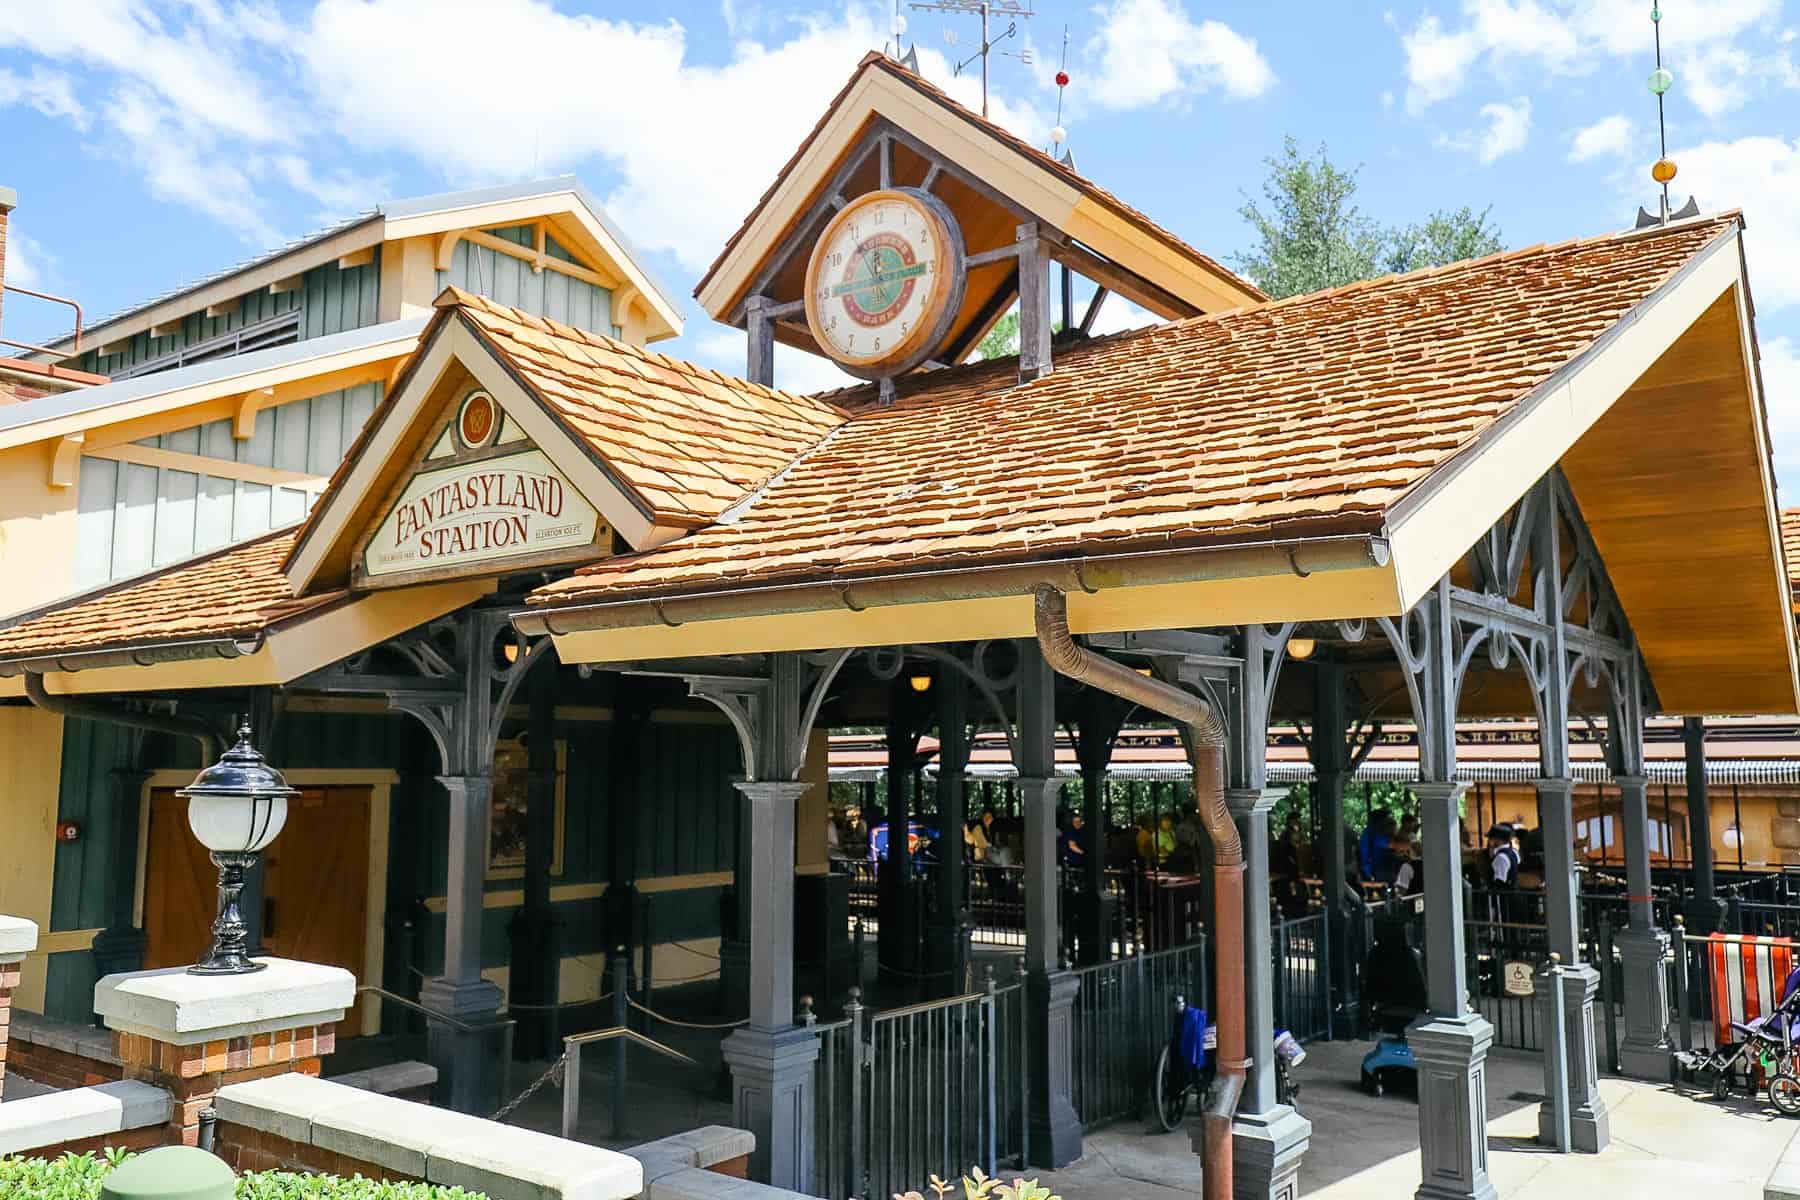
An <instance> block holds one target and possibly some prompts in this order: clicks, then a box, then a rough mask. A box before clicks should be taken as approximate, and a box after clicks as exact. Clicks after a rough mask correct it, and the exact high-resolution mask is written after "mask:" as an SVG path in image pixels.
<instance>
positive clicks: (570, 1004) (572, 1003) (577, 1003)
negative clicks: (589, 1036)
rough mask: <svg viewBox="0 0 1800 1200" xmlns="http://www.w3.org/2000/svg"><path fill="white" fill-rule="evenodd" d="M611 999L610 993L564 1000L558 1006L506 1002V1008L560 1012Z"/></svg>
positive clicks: (511, 1009) (524, 1010) (522, 1010)
mask: <svg viewBox="0 0 1800 1200" xmlns="http://www.w3.org/2000/svg"><path fill="white" fill-rule="evenodd" d="M611 997H612V993H611V992H607V993H605V994H604V995H600V996H595V997H594V998H593V999H592V1000H564V1001H562V1002H561V1003H560V1004H514V1003H513V1002H512V1001H511V1000H508V1001H507V1002H506V1008H507V1011H508V1012H560V1011H561V1010H563V1009H565V1008H586V1007H587V1006H588V1005H590V1004H599V1003H600V1002H601V1001H602V1000H607V999H610V998H611Z"/></svg>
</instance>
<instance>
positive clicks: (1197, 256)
mask: <svg viewBox="0 0 1800 1200" xmlns="http://www.w3.org/2000/svg"><path fill="white" fill-rule="evenodd" d="M876 70H879V71H885V72H886V73H887V74H889V75H891V76H893V77H894V78H895V79H898V80H900V81H901V82H902V83H905V84H906V85H907V86H908V87H910V88H912V89H914V90H915V91H917V92H918V93H919V94H920V95H922V96H925V97H927V98H928V99H930V100H932V101H933V102H935V103H937V104H939V105H941V106H943V107H944V108H946V109H948V110H949V111H951V112H953V113H955V114H956V115H957V116H958V117H961V118H962V119H963V120H964V121H967V122H968V123H969V124H971V125H973V126H975V127H976V128H978V129H980V130H982V131H983V132H984V133H987V134H989V135H990V136H992V137H995V138H998V139H1000V140H1001V141H1003V142H1005V143H1006V144H1007V145H1008V146H1009V147H1011V148H1012V149H1013V150H1016V151H1018V152H1019V153H1020V154H1023V155H1025V156H1026V157H1027V158H1030V159H1031V160H1032V161H1033V162H1035V163H1036V164H1037V165H1038V166H1040V167H1042V168H1043V169H1045V170H1047V171H1052V172H1054V173H1055V174H1056V175H1057V176H1059V177H1060V178H1063V179H1066V180H1067V181H1068V182H1069V183H1071V184H1073V185H1074V186H1075V187H1077V188H1080V189H1081V191H1082V192H1083V193H1085V194H1086V195H1087V196H1089V197H1091V198H1092V199H1093V200H1094V201H1095V202H1096V203H1098V204H1101V205H1103V206H1105V207H1107V208H1110V209H1112V210H1113V211H1114V212H1115V213H1117V214H1118V215H1119V216H1121V217H1124V218H1125V219H1126V220H1128V221H1130V222H1131V223H1132V224H1134V225H1136V226H1137V227H1138V228H1140V229H1142V230H1143V231H1144V232H1145V233H1148V234H1149V235H1151V236H1152V237H1154V238H1156V239H1157V240H1158V241H1160V242H1162V243H1164V244H1165V245H1167V246H1169V247H1170V248H1171V249H1173V250H1175V251H1177V252H1178V253H1180V254H1181V256H1182V257H1184V258H1186V259H1188V260H1190V261H1192V262H1195V263H1198V264H1199V265H1201V266H1202V267H1204V268H1205V269H1206V270H1208V271H1210V272H1212V273H1213V274H1215V275H1218V276H1219V277H1221V278H1223V279H1229V280H1231V282H1232V285H1233V286H1234V287H1237V288H1241V289H1242V290H1244V291H1245V292H1248V293H1250V294H1252V295H1256V296H1260V295H1262V293H1261V292H1260V291H1258V290H1257V288H1256V285H1254V284H1252V283H1251V282H1250V281H1249V280H1247V279H1244V278H1243V277H1241V276H1239V275H1238V274H1237V273H1236V272H1234V271H1231V270H1230V269H1228V268H1227V267H1225V266H1223V265H1221V264H1220V263H1219V262H1218V261H1216V260H1215V259H1213V258H1211V257H1209V256H1208V255H1205V254H1202V253H1200V251H1198V250H1196V249H1194V248H1193V247H1192V246H1190V245H1188V244H1187V243H1186V242H1185V241H1183V240H1182V239H1181V238H1179V237H1177V236H1175V235H1174V234H1173V233H1170V232H1169V231H1168V230H1167V229H1164V228H1163V227H1162V226H1161V225H1158V224H1157V223H1156V222H1155V221H1153V220H1151V219H1150V218H1149V217H1148V216H1146V215H1145V214H1144V213H1142V212H1140V211H1138V210H1137V209H1135V208H1133V207H1132V206H1131V205H1129V204H1127V203H1125V202H1124V201H1123V200H1121V199H1119V198H1118V197H1117V196H1115V195H1113V194H1112V193H1111V192H1109V191H1107V190H1106V189H1105V188H1103V187H1101V186H1100V185H1099V184H1097V183H1095V182H1094V181H1093V180H1091V179H1089V178H1087V177H1086V176H1085V175H1082V174H1081V173H1079V172H1078V171H1076V170H1075V168H1074V167H1072V166H1069V165H1067V164H1065V163H1061V162H1058V161H1057V160H1056V159H1054V158H1052V157H1051V156H1050V155H1048V154H1045V153H1044V152H1043V151H1042V150H1039V149H1038V148H1037V147H1036V146H1033V145H1032V144H1031V143H1030V142H1027V141H1025V140H1024V139H1022V138H1020V137H1018V136H1017V135H1015V134H1013V133H1012V132H1010V131H1009V130H1007V129H1005V128H1003V127H1002V126H1000V125H998V124H995V123H994V122H993V121H990V120H988V119H987V118H986V117H984V116H982V115H981V114H980V113H977V112H973V111H971V110H970V109H968V108H966V107H964V106H963V105H962V104H960V103H958V102H957V101H956V100H955V99H954V98H952V97H951V96H950V95H949V93H947V92H945V91H944V90H943V89H941V88H939V87H937V86H936V85H934V84H932V83H931V82H929V81H928V80H926V79H925V78H924V77H922V76H920V75H917V74H915V73H914V72H912V71H909V70H907V69H906V68H905V67H903V66H901V65H900V64H899V63H897V62H895V61H894V60H893V59H891V58H889V57H888V56H887V55H885V54H883V53H881V52H880V51H878V50H871V51H870V52H869V53H868V54H866V55H864V56H863V60H862V61H861V62H859V63H857V64H856V70H854V71H852V72H851V73H850V78H849V79H848V80H846V81H845V82H844V86H843V87H842V88H841V89H839V91H838V93H837V95H835V96H833V97H832V98H831V103H830V104H827V105H826V106H825V111H824V113H822V114H821V115H820V117H819V120H818V123H817V124H815V125H814V126H813V127H812V129H811V131H810V132H808V133H807V135H806V137H805V138H804V139H803V140H802V141H801V143H800V145H799V146H798V147H797V148H796V149H795V151H794V153H793V156H792V157H790V158H789V159H788V160H787V162H785V163H783V164H782V167H781V170H779V171H777V172H776V173H775V180H774V182H773V183H771V184H769V187H768V190H766V191H765V192H763V194H762V197H761V199H759V200H757V202H756V204H755V205H754V206H753V207H752V208H751V209H750V211H749V212H748V213H747V214H745V216H744V221H743V223H742V224H741V225H739V226H738V227H737V229H736V230H734V231H733V232H732V234H731V236H730V237H729V238H727V239H726V241H725V245H724V247H723V248H722V249H721V250H720V251H719V254H718V257H717V258H714V259H713V261H712V265H711V266H709V267H707V268H706V273H705V274H704V275H702V276H701V277H700V282H699V283H697V284H695V285H694V294H695V295H696V296H698V295H699V294H700V293H701V291H702V290H703V289H704V288H705V287H706V283H707V281H708V280H710V279H711V278H712V277H713V275H714V274H715V273H716V272H717V271H718V269H719V267H720V266H721V265H723V263H724V262H725V260H726V259H727V258H729V257H730V256H731V252H732V251H733V250H734V249H736V248H737V244H738V243H739V242H740V241H742V240H743V238H744V234H745V233H746V232H747V231H748V230H749V228H750V223H751V222H752V221H753V220H755V218H756V214H757V213H759V212H761V211H762V209H763V206H764V205H766V204H768V203H769V201H770V200H771V199H773V198H774V195H775V193H776V191H778V190H779V189H780V187H781V185H782V183H783V181H785V180H786V179H787V177H788V175H789V174H790V173H791V172H792V171H793V169H794V166H795V164H797V163H798V162H799V161H800V160H801V159H802V158H804V157H805V156H806V152H807V150H808V149H810V148H811V146H812V144H813V142H814V141H816V140H817V139H818V137H819V134H820V133H821V132H822V131H823V130H824V128H825V125H826V122H828V121H829V120H830V119H831V115H832V113H834V112H836V111H837V107H838V105H839V104H841V103H842V102H843V100H844V97H845V96H847V95H848V94H849V93H850V89H851V88H852V87H854V86H856V81H857V80H858V79H859V78H861V77H862V75H863V73H864V72H865V71H876Z"/></svg>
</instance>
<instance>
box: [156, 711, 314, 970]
mask: <svg viewBox="0 0 1800 1200" xmlns="http://www.w3.org/2000/svg"><path fill="white" fill-rule="evenodd" d="M175 794H176V795H177V796H182V797H185V798H186V799H187V802H188V828H189V829H192V830H193V831H194V836H195V837H196V838H198V839H199V840H200V844H201V845H202V846H205V847H206V848H207V850H209V851H211V853H212V861H213V865H214V866H215V867H217V868H219V915H218V916H217V917H216V918H214V920H213V926H212V931H213V941H212V945H211V946H210V947H209V948H208V949H207V951H206V953H205V955H204V956H202V957H201V959H200V961H199V962H198V963H196V964H194V965H193V966H191V967H189V968H188V973H189V974H192V975H247V974H249V973H250V972H252V971H260V970H262V969H263V967H265V966H266V965H267V964H266V963H259V962H256V961H254V960H253V959H251V957H250V955H249V940H250V931H249V930H248V929H247V928H246V927H245V925H244V914H243V912H242V911H241V910H240V909H239V908H238V898H239V896H240V895H241V894H242V893H243V890H244V874H245V872H247V871H248V870H249V869H250V868H251V866H253V865H254V864H255V862H256V856H257V854H259V853H260V852H261V851H262V849H263V848H264V847H265V846H267V845H268V844H269V843H270V842H272V841H274V840H275V835H276V834H278V833H280V832H281V827H282V826H283V825H285V824H286V823H287V808H288V797H290V796H296V795H298V794H299V793H298V792H297V791H295V789H293V788H291V787H289V786H288V784H287V780H285V779H283V778H282V777H281V772H279V771H277V770H276V769H275V768H273V767H271V766H270V765H269V764H268V763H267V762H266V761H264V759H263V756H262V755H261V754H259V753H257V750H256V747H255V746H252V745H251V744H250V723H249V722H248V721H244V722H242V723H240V724H239V725H238V734H237V744H236V745H235V746H233V747H232V748H231V749H229V750H227V751H226V752H225V754H224V757H222V758H220V759H219V761H218V762H216V763H214V764H213V765H212V766H210V767H208V768H206V769H205V770H204V771H202V772H200V774H199V775H197V776H195V777H194V782H193V783H191V784H189V785H188V786H187V787H184V788H182V789H181V790H180V791H178V792H176V793H175Z"/></svg>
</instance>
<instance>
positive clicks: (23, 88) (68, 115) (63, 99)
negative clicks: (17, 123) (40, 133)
mask: <svg viewBox="0 0 1800 1200" xmlns="http://www.w3.org/2000/svg"><path fill="white" fill-rule="evenodd" d="M9 104H28V105H30V106H31V107H32V108H35V109H37V111H38V112H40V113H42V114H43V115H44V116H46V117H51V118H58V119H62V120H66V121H68V122H69V123H70V124H72V125H74V126H75V127H76V128H77V129H85V128H87V110H86V109H85V108H83V107H82V105H81V102H80V101H79V100H77V99H76V98H75V85H74V83H73V82H71V81H70V79H69V77H68V76H67V75H65V74H63V73H62V72H60V71H47V70H45V69H44V68H42V67H34V68H33V69H32V70H30V71H28V72H26V73H25V74H24V75H19V74H17V73H15V72H12V71H4V70H0V106H5V105H9Z"/></svg>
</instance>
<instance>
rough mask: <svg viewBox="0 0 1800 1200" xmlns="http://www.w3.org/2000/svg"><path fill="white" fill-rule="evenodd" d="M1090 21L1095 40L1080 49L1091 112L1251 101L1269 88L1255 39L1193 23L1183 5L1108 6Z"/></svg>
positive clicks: (1269, 73)
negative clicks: (1191, 100)
mask: <svg viewBox="0 0 1800 1200" xmlns="http://www.w3.org/2000/svg"><path fill="white" fill-rule="evenodd" d="M1094 14H1095V23H1096V24H1097V25H1098V26H1099V28H1100V33H1099V34H1097V35H1096V36H1095V37H1094V38H1093V39H1092V40H1091V41H1090V42H1089V43H1088V45H1087V48H1086V56H1087V58H1088V60H1089V61H1090V62H1091V63H1092V64H1093V73H1092V75H1091V76H1089V77H1088V78H1086V79H1085V80H1084V81H1083V83H1082V94H1083V95H1084V96H1085V97H1086V98H1087V99H1088V100H1089V101H1090V102H1091V103H1093V104H1094V105H1096V106H1097V107H1100V108H1110V109H1128V108H1140V107H1143V106H1146V105H1151V104H1158V103H1162V102H1164V101H1168V100H1176V101H1180V100H1182V99H1185V98H1187V97H1190V96H1192V95H1196V94H1199V93H1203V92H1210V91H1215V90H1216V91H1220V92H1223V93H1225V95H1227V96H1230V97H1231V98H1233V99H1238V100H1242V99H1251V98H1254V97H1256V96H1260V95H1262V94H1263V93H1264V92H1267V91H1268V90H1269V89H1270V88H1272V87H1274V86H1275V72H1274V70H1273V69H1272V68H1271V67H1270V66H1269V62H1268V60H1267V59H1265V58H1264V57H1263V55H1262V52H1261V51H1260V50H1258V49H1257V46H1256V42H1255V40H1254V39H1252V38H1248V37H1245V36H1244V35H1243V34H1241V33H1239V32H1238V31H1237V30H1235V29H1233V28H1232V27H1231V26H1229V25H1227V24H1225V23H1224V22H1222V21H1213V20H1205V21H1200V22H1197V23H1196V22H1195V21H1194V19H1193V18H1192V17H1190V16H1189V15H1188V12H1187V9H1186V8H1185V7H1183V6H1182V4H1181V0H1111V2H1110V3H1108V4H1106V5H1104V6H1102V7H1100V8H1097V9H1095V10H1094Z"/></svg>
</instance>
